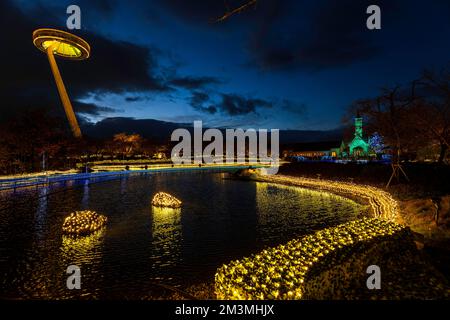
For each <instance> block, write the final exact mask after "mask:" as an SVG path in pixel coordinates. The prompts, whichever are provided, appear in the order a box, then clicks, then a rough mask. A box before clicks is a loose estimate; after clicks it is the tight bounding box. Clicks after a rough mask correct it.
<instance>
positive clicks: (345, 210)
mask: <svg viewBox="0 0 450 320" xmlns="http://www.w3.org/2000/svg"><path fill="white" fill-rule="evenodd" d="M256 206H257V213H258V226H257V228H258V233H259V236H260V237H261V241H263V242H269V243H270V242H272V240H275V239H277V238H278V239H279V238H280V237H282V235H283V234H286V233H287V234H289V235H292V234H294V235H297V234H298V235H304V234H305V233H310V232H313V231H314V230H317V227H318V226H320V225H323V227H328V226H333V225H337V224H339V223H343V222H345V221H348V220H350V219H352V218H353V217H355V216H357V214H358V212H359V211H360V210H361V206H360V205H359V204H357V203H356V202H354V201H352V200H349V199H347V198H343V197H341V196H338V195H334V194H332V193H328V192H323V191H316V190H310V189H303V188H299V187H291V186H283V185H276V184H269V183H263V182H257V183H256Z"/></svg>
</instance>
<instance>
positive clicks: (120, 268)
mask: <svg viewBox="0 0 450 320" xmlns="http://www.w3.org/2000/svg"><path fill="white" fill-rule="evenodd" d="M224 178H226V177H225V176H224V175H222V174H211V173H202V172H195V174H194V173H192V174H188V173H184V174H180V173H177V174H175V173H174V174H152V175H148V176H142V177H133V178H129V179H126V178H123V179H121V180H113V181H107V182H103V183H95V184H90V185H88V184H86V182H84V185H83V184H81V185H80V184H78V186H80V188H70V189H67V190H64V191H61V192H50V194H47V192H48V191H47V190H45V189H36V188H34V189H29V190H27V192H22V193H19V192H17V193H15V194H13V193H9V194H8V197H5V198H6V199H4V200H6V202H7V206H6V208H5V209H4V210H3V211H0V253H1V254H0V279H1V282H0V296H1V297H7V298H14V299H15V298H28V297H32V298H52V299H53V298H82V297H85V296H87V297H90V298H93V297H98V298H122V297H132V298H134V299H139V298H140V297H143V296H145V295H146V293H147V292H148V290H149V288H150V287H151V286H152V283H162V284H168V285H171V286H178V287H181V288H184V287H188V286H189V285H192V284H196V283H200V282H208V281H212V279H213V278H214V274H215V271H216V270H217V267H218V266H220V265H221V264H223V263H227V262H229V261H230V260H234V259H239V258H242V257H243V256H248V255H250V254H252V253H254V252H258V251H260V250H261V249H262V248H263V247H265V246H267V245H276V244H279V243H283V242H286V241H288V240H290V239H292V237H295V236H301V235H304V234H306V233H309V232H311V231H312V230H318V229H321V228H324V227H327V226H332V225H335V224H338V223H341V222H344V221H347V220H351V219H353V218H354V217H355V212H356V211H357V210H358V209H357V205H356V204H355V203H353V202H352V201H349V200H347V199H343V198H340V197H336V196H333V195H330V194H325V193H321V192H314V191H309V190H302V189H299V188H292V187H283V186H278V185H276V186H275V185H269V184H267V183H254V182H250V181H236V180H232V179H224ZM160 190H166V191H167V192H169V193H171V194H174V195H176V197H177V198H179V199H181V200H182V201H183V207H182V208H181V209H165V208H157V207H152V206H151V205H150V201H151V198H152V196H153V195H154V194H155V193H157V192H158V191H160ZM58 191H59V190H58ZM82 209H90V210H95V211H97V212H100V213H102V214H104V215H106V216H107V217H108V221H109V223H108V225H107V228H106V229H102V230H100V231H99V232H97V233H94V234H92V235H90V236H88V237H84V238H77V239H73V238H68V237H64V236H62V231H61V226H62V224H63V221H64V217H65V216H67V214H69V213H70V212H74V211H77V210H82ZM69 265H77V266H79V267H80V268H81V272H82V289H81V290H68V289H67V287H66V280H67V274H66V270H67V267H68V266H69Z"/></svg>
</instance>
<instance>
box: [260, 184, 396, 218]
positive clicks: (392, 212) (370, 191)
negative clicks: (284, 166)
mask: <svg viewBox="0 0 450 320" xmlns="http://www.w3.org/2000/svg"><path fill="white" fill-rule="evenodd" d="M258 180H259V181H265V182H272V183H282V184H288V185H294V186H299V187H304V188H312V189H316V190H323V191H327V192H331V193H336V194H339V195H342V196H344V197H350V198H357V199H362V200H363V201H365V202H367V203H368V204H369V206H370V208H371V211H372V213H373V215H374V217H376V218H381V219H384V220H387V221H396V220H397V218H398V204H397V201H395V199H394V198H392V196H391V195H390V194H389V193H388V192H386V191H383V190H381V189H378V188H375V187H372V186H368V185H358V184H355V183H349V182H341V181H332V180H322V179H309V178H303V177H289V176H283V175H271V176H258Z"/></svg>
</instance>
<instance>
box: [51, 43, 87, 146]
mask: <svg viewBox="0 0 450 320" xmlns="http://www.w3.org/2000/svg"><path fill="white" fill-rule="evenodd" d="M53 50H54V46H49V47H48V48H47V57H48V62H49V63H50V68H51V69H52V73H53V77H54V78H55V82H56V87H57V88H58V92H59V96H60V97H61V102H62V104H63V107H64V111H65V112H66V116H67V119H68V120H69V124H70V129H71V130H72V134H73V135H74V137H75V138H81V130H80V126H79V125H78V121H77V118H76V116H75V113H74V112H73V107H72V104H71V103H70V99H69V95H68V94H67V91H66V87H65V86H64V82H63V80H62V78H61V73H60V72H59V69H58V65H57V64H56V59H55V56H54V54H53Z"/></svg>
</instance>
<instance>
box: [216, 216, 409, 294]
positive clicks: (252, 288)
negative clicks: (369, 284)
mask: <svg viewBox="0 0 450 320" xmlns="http://www.w3.org/2000/svg"><path fill="white" fill-rule="evenodd" d="M404 230H406V228H405V227H404V226H402V225H399V224H396V223H393V222H388V221H384V220H381V219H377V218H363V219H359V220H355V221H351V222H348V223H345V224H341V225H339V226H337V227H333V228H328V229H324V230H320V231H317V232H316V233H314V234H311V235H308V236H306V237H304V238H302V239H295V240H292V241H290V242H288V243H287V244H284V245H280V246H278V247H275V248H270V249H266V250H263V251H262V252H260V253H258V254H256V255H253V256H251V257H249V258H244V259H242V260H237V261H232V262H231V263H229V264H228V265H223V266H222V267H220V268H219V269H218V270H217V273H216V275H215V290H216V295H217V298H218V299H227V300H230V299H237V300H247V299H248V300H258V299H261V300H264V299H283V300H290V299H301V298H302V296H303V293H304V289H305V281H306V277H307V275H308V273H309V272H311V271H312V270H314V268H315V267H316V266H317V265H318V262H320V261H321V260H322V259H324V258H325V257H333V254H334V255H336V253H337V250H340V249H343V248H350V247H353V246H354V245H357V244H359V243H363V242H367V241H370V240H372V239H374V238H377V237H383V236H389V235H394V234H398V233H399V232H400V231H404ZM316 271H317V270H316Z"/></svg>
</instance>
